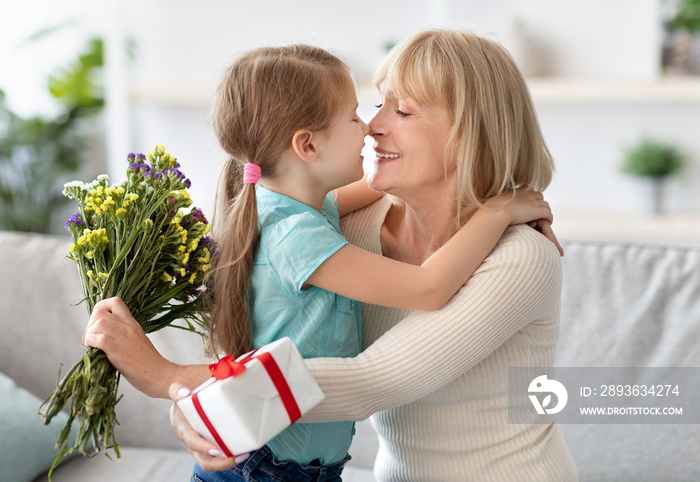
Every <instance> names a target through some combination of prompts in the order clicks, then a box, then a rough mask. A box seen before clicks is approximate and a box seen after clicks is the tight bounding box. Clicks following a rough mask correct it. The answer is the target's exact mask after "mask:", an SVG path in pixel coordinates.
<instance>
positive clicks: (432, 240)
mask: <svg viewBox="0 0 700 482" xmlns="http://www.w3.org/2000/svg"><path fill="white" fill-rule="evenodd" d="M391 201H392V206H391V208H390V209H389V212H388V213H387V216H386V219H385V221H384V225H383V226H382V231H381V242H382V252H383V254H384V256H387V257H389V258H392V259H395V260H397V261H402V262H405V263H410V264H414V265H420V264H422V263H423V262H424V261H425V260H426V259H428V257H430V255H431V254H433V253H434V252H435V251H437V250H438V249H440V247H442V245H444V244H445V243H446V242H447V241H448V240H449V239H450V238H451V237H452V236H454V234H455V233H456V232H457V230H458V229H459V228H458V226H457V223H456V218H457V212H456V205H455V201H454V198H453V197H452V196H451V195H443V196H440V195H437V196H433V197H429V198H424V199H421V200H405V199H401V198H397V197H395V196H392V197H391Z"/></svg>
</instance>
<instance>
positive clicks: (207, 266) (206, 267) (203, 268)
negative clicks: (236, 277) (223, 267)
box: [202, 264, 211, 273]
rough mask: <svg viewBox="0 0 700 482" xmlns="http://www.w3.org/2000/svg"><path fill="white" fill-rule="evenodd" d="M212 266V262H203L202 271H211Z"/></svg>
mask: <svg viewBox="0 0 700 482" xmlns="http://www.w3.org/2000/svg"><path fill="white" fill-rule="evenodd" d="M210 268H211V265H210V264H203V265H202V271H204V272H205V273H206V272H207V271H209V269H210Z"/></svg>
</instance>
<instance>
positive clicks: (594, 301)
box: [555, 242, 700, 481]
mask: <svg viewBox="0 0 700 482" xmlns="http://www.w3.org/2000/svg"><path fill="white" fill-rule="evenodd" d="M563 244H564V249H565V251H566V254H565V256H564V257H563V258H562V263H563V288H562V311H561V336H560V340H559V344H558V348H557V359H556V363H555V365H556V366H558V367H567V366H571V367H623V368H624V367H700V323H699V321H700V250H699V249H695V248H679V247H665V246H653V245H641V244H630V243H609V242H606V243H602V242H566V243H563ZM699 370H700V368H699ZM555 373H556V372H555ZM630 379H632V378H631V376H630ZM693 408H694V407H687V408H686V409H693ZM560 429H561V431H562V433H563V435H564V439H565V440H566V442H567V445H568V446H569V450H570V451H571V453H572V455H573V457H574V460H575V462H576V466H577V468H578V471H579V476H580V478H581V480H582V481H583V480H591V481H593V480H595V481H608V480H609V481H613V480H678V481H685V480H700V465H699V464H698V463H697V447H698V446H700V425H689V424H686V425H682V424H670V423H667V424H620V425H609V424H608V425H604V424H596V425H594V424H561V425H560Z"/></svg>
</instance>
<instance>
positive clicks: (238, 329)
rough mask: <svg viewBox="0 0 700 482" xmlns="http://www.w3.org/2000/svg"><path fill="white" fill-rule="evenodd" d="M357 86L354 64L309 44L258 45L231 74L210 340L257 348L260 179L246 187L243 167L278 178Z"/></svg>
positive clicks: (226, 89)
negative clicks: (297, 148) (293, 152)
mask: <svg viewBox="0 0 700 482" xmlns="http://www.w3.org/2000/svg"><path fill="white" fill-rule="evenodd" d="M350 91H352V93H353V95H354V91H355V86H354V84H353V81H352V78H351V77H350V72H349V70H348V68H347V66H346V65H345V64H344V63H343V62H342V61H341V60H339V59H338V58H337V57H335V56H334V55H332V54H330V53H329V52H327V51H325V50H323V49H320V48H317V47H313V46H309V45H289V46H285V47H267V48H260V49H255V50H252V51H250V52H248V53H246V54H244V55H243V56H242V57H240V58H239V59H238V60H236V61H235V62H234V63H233V64H232V65H231V66H230V67H229V68H228V69H227V70H226V71H225V73H224V75H223V79H222V81H221V83H220V85H219V88H218V90H217V94H216V100H215V104H214V112H213V124H214V131H215V133H216V136H217V138H218V140H219V143H220V144H221V147H222V148H223V149H224V151H226V152H227V153H228V154H229V156H230V157H229V159H228V160H227V162H226V164H225V166H224V168H223V170H222V172H221V176H220V178H219V185H218V188H217V193H216V198H217V199H216V210H215V214H214V222H213V224H214V230H213V233H214V240H215V241H216V253H215V263H216V270H215V271H214V275H213V276H214V283H213V298H214V306H213V310H212V313H211V320H210V345H211V348H212V349H213V350H214V352H215V353H216V352H217V351H218V350H221V351H223V352H225V353H230V354H234V355H239V354H241V353H244V352H246V351H248V350H249V349H250V347H251V339H252V333H251V322H250V314H249V307H248V300H249V294H250V291H249V285H250V277H251V274H252V270H253V253H254V250H255V246H256V243H257V239H258V218H257V205H256V198H255V185H253V184H247V185H243V181H242V179H243V177H242V175H243V165H244V164H245V163H246V162H251V163H254V164H257V165H258V166H260V168H261V171H262V176H263V177H266V176H267V177H274V174H275V163H276V162H277V160H278V159H279V158H280V156H281V154H282V153H283V152H284V151H285V150H286V149H287V148H288V147H289V146H291V142H292V137H293V135H294V133H295V132H296V131H298V130H300V129H309V130H312V131H317V130H323V129H325V128H327V127H329V126H330V125H331V122H332V121H333V119H334V118H335V117H336V116H337V115H338V113H339V112H340V110H341V108H342V107H343V106H344V104H345V103H346V102H347V99H348V92H350Z"/></svg>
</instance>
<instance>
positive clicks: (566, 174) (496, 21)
mask: <svg viewBox="0 0 700 482" xmlns="http://www.w3.org/2000/svg"><path fill="white" fill-rule="evenodd" d="M692 1H694V2H698V1H700V0H692ZM688 2H690V0H616V1H615V2H610V1H608V0H569V1H567V2H557V1H555V0H529V1H528V2H520V1H515V0H492V1H490V2H483V1H479V0H431V1H427V2H426V1H419V0H385V1H382V2H372V1H370V0H357V1H356V2H354V3H353V4H352V5H349V4H348V5H342V6H337V7H336V8H333V9H330V8H328V4H327V2H324V1H322V0H298V1H297V2H287V1H284V0H266V1H265V2H232V1H230V0H210V1H208V2H174V1H169V0H104V1H102V2H90V1H89V0H66V1H64V2H60V3H57V2H53V1H51V0H26V1H24V2H15V4H13V8H12V9H11V10H8V12H7V15H3V16H0V65H2V66H3V68H2V69H0V87H1V88H3V89H4V90H5V92H6V93H7V97H6V105H7V106H8V108H9V109H10V110H11V111H12V112H13V113H15V114H17V115H18V116H20V117H22V118H25V119H26V118H32V117H35V116H37V115H41V116H42V117H43V118H45V119H46V118H47V119H55V118H57V117H58V116H59V114H60V112H58V111H57V110H56V109H55V108H54V107H52V105H53V104H56V101H55V99H54V98H53V97H50V96H49V97H50V98H49V99H48V100H47V101H46V102H44V101H42V99H41V98H40V97H41V96H40V95H37V92H38V90H41V89H43V90H45V79H46V78H47V77H48V75H49V74H50V73H53V72H55V70H56V69H57V68H59V67H60V66H62V65H66V64H68V63H70V62H71V61H72V59H73V58H75V56H76V54H77V52H80V51H82V49H83V47H84V45H85V39H86V38H90V37H99V38H102V39H104V59H105V63H104V99H105V107H104V110H103V112H102V113H101V114H100V115H98V116H96V117H94V118H92V119H91V120H90V121H89V124H90V128H91V129H93V132H95V133H97V135H95V137H91V138H90V140H89V141H87V145H86V148H85V150H84V151H83V152H85V153H86V155H85V156H84V158H85V162H84V163H83V166H82V169H84V170H85V174H80V175H77V176H76V177H75V178H77V179H91V178H94V177H95V175H96V174H100V173H103V172H106V173H107V174H109V175H110V176H111V178H112V179H114V180H115V181H116V182H118V181H119V180H120V176H121V175H122V174H121V173H122V171H123V162H124V159H123V153H124V152H145V151H146V150H148V149H149V148H150V147H151V146H152V145H153V144H154V143H156V142H158V143H163V144H165V145H168V146H171V148H172V149H173V150H174V151H176V152H178V153H180V155H181V156H182V157H183V158H187V159H191V160H192V162H195V163H196V167H195V168H194V169H193V170H192V173H191V174H190V177H191V179H192V183H193V188H192V191H193V192H192V195H193V196H194V197H196V198H197V199H198V200H201V204H202V209H203V210H204V212H205V213H211V211H212V210H213V205H214V190H215V186H216V181H217V176H218V173H219V172H220V169H221V167H222V165H223V162H224V159H225V156H224V155H223V152H222V150H221V148H220V147H219V145H218V143H217V141H216V138H215V136H214V135H213V132H212V129H211V124H210V120H209V111H210V107H211V98H212V94H213V92H214V89H215V86H216V85H217V81H218V76H219V75H220V73H221V72H222V71H223V70H224V68H225V66H226V65H227V64H228V63H229V62H230V61H231V60H232V59H233V58H234V57H235V56H237V55H238V54H240V53H241V52H243V51H246V50H248V49H250V48H254V47H258V46H262V45H280V44H287V43H290V42H307V43H311V44H314V45H318V46H320V47H323V48H327V49H329V50H331V51H332V52H334V53H335V54H337V55H338V56H339V57H341V58H342V59H343V60H344V61H346V62H347V63H348V65H349V66H350V67H351V69H352V71H353V73H354V74H355V76H356V79H357V84H358V86H359V103H360V106H359V114H360V115H361V116H362V117H363V118H364V119H365V120H370V119H371V118H372V116H373V115H374V112H375V108H374V106H375V105H376V104H378V103H379V99H378V96H377V91H376V88H375V87H374V86H373V85H372V80H371V79H372V74H373V72H374V69H375V68H376V67H377V65H379V63H380V62H381V60H382V59H383V58H384V56H385V55H386V49H385V46H386V45H387V44H391V43H393V42H395V41H397V40H400V39H403V38H405V37H407V36H408V35H410V34H412V33H414V32H416V31H419V30H421V29H426V28H431V27H449V28H461V29H466V30H470V31H473V32H475V33H477V34H479V35H483V36H486V37H489V38H492V39H496V40H498V41H500V42H501V43H503V45H504V46H505V47H506V48H507V49H508V50H509V51H510V52H512V54H513V57H514V59H515V60H516V62H517V63H519V66H520V67H521V69H522V70H523V72H524V73H525V76H526V81H527V83H528V86H529V88H530V92H531V93H532V97H533V101H534V104H535V108H536V110H537V114H538V117H539V120H540V124H541V126H542V131H543V134H544V137H545V139H546V140H547V143H548V145H549V148H550V150H551V152H552V154H553V157H554V160H555V163H556V168H557V172H556V175H555V177H554V180H553V182H552V184H551V186H550V187H549V188H548V189H547V192H546V197H547V200H548V201H549V202H550V203H551V205H552V206H553V208H554V210H555V212H556V217H557V222H556V224H557V226H556V227H557V230H558V231H557V233H558V235H560V236H561V237H563V238H578V239H581V238H582V237H586V238H590V237H593V238H596V239H598V238H600V237H601V236H604V237H605V239H610V238H616V239H619V238H624V239H627V240H650V239H653V240H657V239H658V240H660V241H664V242H668V241H674V242H677V243H685V244H689V243H690V244H698V245H700V189H698V187H699V186H700V163H698V162H689V163H688V166H687V168H686V169H685V170H684V171H683V175H682V176H672V177H669V178H668V180H667V181H666V193H665V199H664V200H665V204H664V206H665V209H664V212H663V213H662V214H661V215H659V216H655V217H649V216H646V215H645V214H644V213H645V209H646V208H645V206H644V203H643V202H642V201H643V199H642V197H641V196H639V182H638V179H635V178H633V177H631V176H628V175H625V174H624V173H623V172H621V170H620V168H619V165H620V153H621V149H622V146H628V145H631V144H634V143H635V142H636V141H637V140H638V139H639V138H640V137H641V136H642V135H643V134H648V135H649V136H653V137H654V138H659V139H665V140H666V141H667V142H670V143H674V144H677V145H682V146H683V148H684V151H685V152H686V153H687V155H688V158H689V160H690V161H696V160H697V159H698V158H699V157H700V136H698V135H697V129H698V126H699V125H700V75H691V74H690V73H688V72H685V73H674V72H671V71H670V70H669V69H668V68H667V67H666V66H665V65H664V63H663V62H662V57H663V55H662V53H663V52H666V51H667V37H668V36H667V35H666V33H667V27H668V26H669V25H672V24H673V20H674V18H676V17H679V18H681V15H680V12H683V11H684V9H685V8H686V7H685V6H686V4H689V3H688ZM300 6H302V7H303V9H304V11H305V12H307V14H306V15H300V14H299V7H300ZM73 18H77V19H78V20H77V21H76V22H75V23H74V24H73V27H72V28H71V29H64V30H63V31H62V32H61V35H52V37H51V42H32V43H30V44H26V45H23V46H22V48H21V49H18V48H17V43H18V41H21V40H22V39H25V38H27V37H29V36H30V35H31V34H32V33H33V32H36V31H37V30H41V29H43V28H45V27H46V25H55V24H57V23H60V22H62V21H65V20H67V19H73ZM683 18H686V16H683ZM339 19H343V21H342V22H340V21H339ZM680 22H681V21H680V20H679V27H675V26H673V29H674V32H675V33H677V34H679V35H680V32H681V30H680V25H681V23H680ZM684 22H685V21H684ZM686 24H688V22H686ZM668 28H671V27H668ZM693 28H694V27H693ZM592 32H595V34H592ZM695 35H697V33H696V34H695ZM130 38H134V39H135V40H136V42H138V52H137V54H136V55H135V56H134V57H133V58H131V57H130V54H129V49H128V39H130ZM39 84H40V85H39ZM93 119H94V120H93ZM0 137H2V135H0ZM363 154H364V158H365V163H366V166H365V167H366V168H370V167H371V163H372V161H373V157H374V153H373V151H372V140H371V139H368V140H367V143H366V148H365V152H364V153H363ZM58 184H59V185H60V183H58ZM70 214H72V213H70V212H68V213H66V216H65V217H67V216H69V215H70ZM58 218H60V216H58ZM667 221H668V225H666V224H664V225H663V226H660V223H662V222H667ZM62 226H63V223H56V222H55V221H54V224H53V228H52V231H53V232H56V233H61V232H62Z"/></svg>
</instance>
